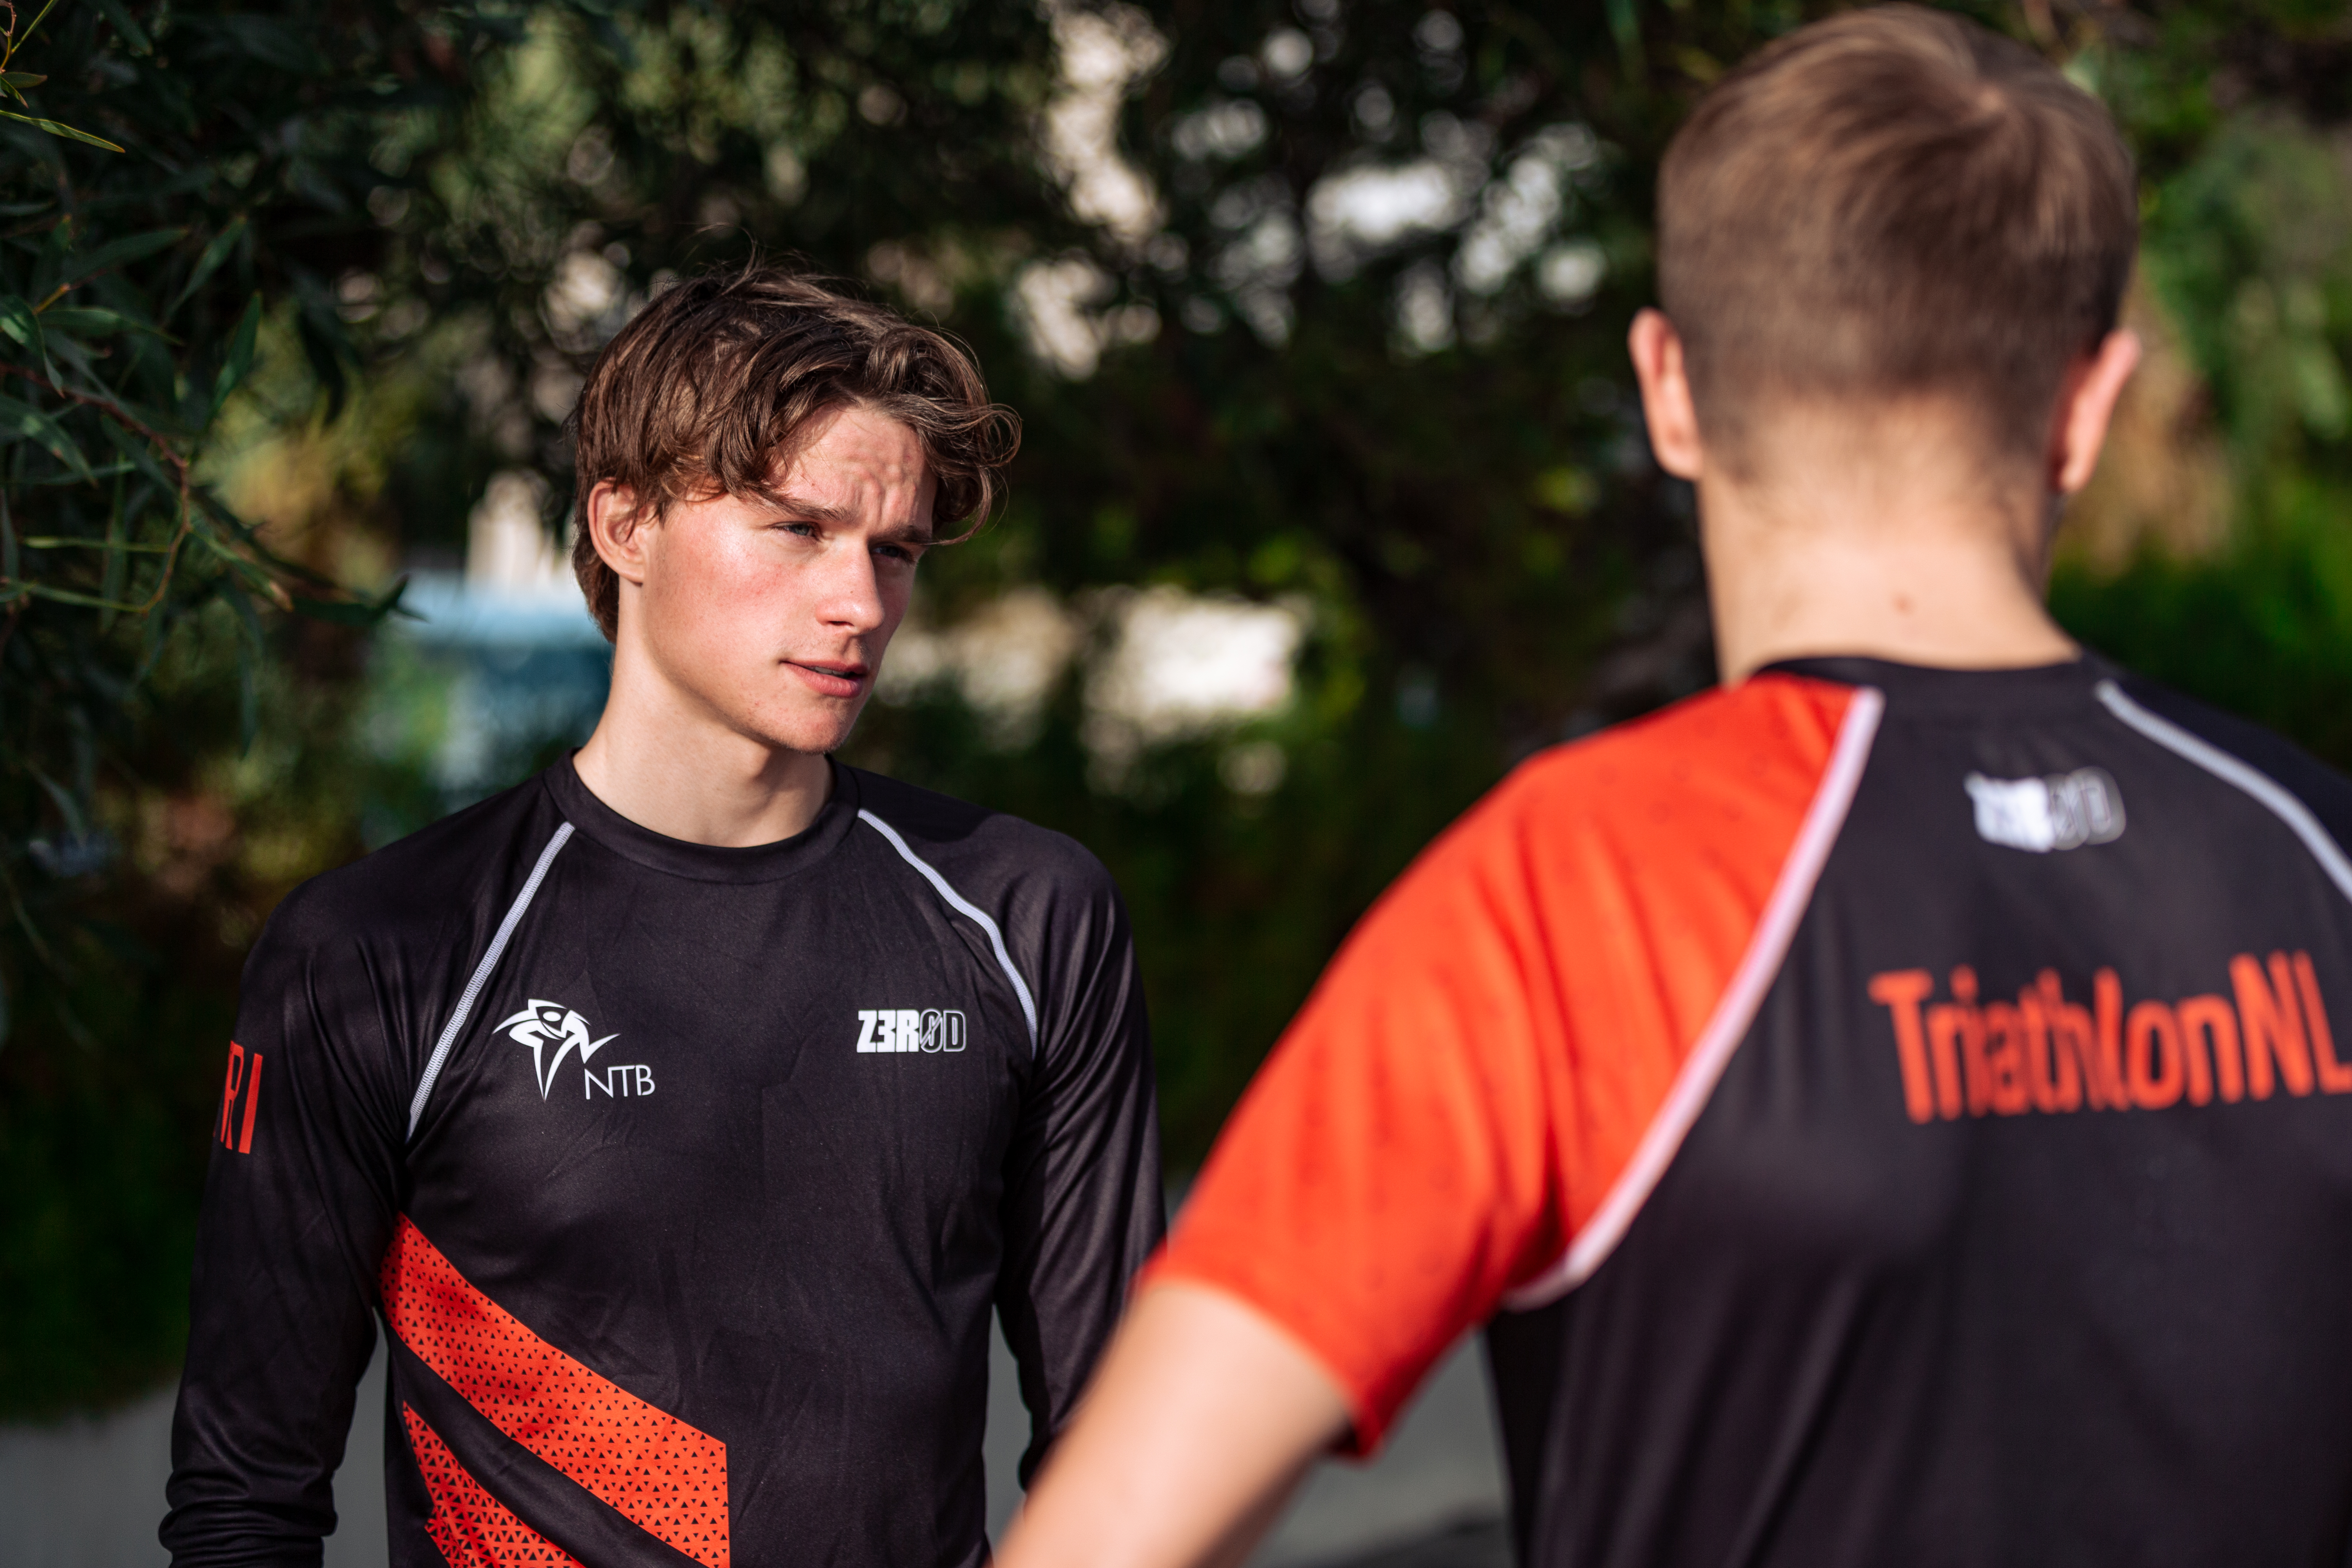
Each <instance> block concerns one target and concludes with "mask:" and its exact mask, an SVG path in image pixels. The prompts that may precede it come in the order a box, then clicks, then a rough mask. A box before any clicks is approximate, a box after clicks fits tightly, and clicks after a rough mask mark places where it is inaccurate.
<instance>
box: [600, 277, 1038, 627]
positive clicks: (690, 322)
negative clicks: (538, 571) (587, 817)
mask: <svg viewBox="0 0 2352 1568" xmlns="http://www.w3.org/2000/svg"><path fill="white" fill-rule="evenodd" d="M843 405H865V406H866V407H870V408H873V409H875V410H877V411H878V412H880V413H882V414H886V415H887V416H890V417H891V418H893V419H896V420H898V422H899V423H900V424H902V425H905V426H907V427H908V429H909V430H911V431H913V432H914V433H915V437H916V439H918V440H919V441H920V442H921V443H922V447H923V459H924V462H925V463H926V464H927V465H928V466H929V469H930V472H931V475H932V477H933V479H935V480H936V481H937V482H938V486H939V489H938V494H937V497H936V499H935V500H934V502H933V507H932V510H933V511H934V512H935V513H936V514H937V515H938V516H939V517H940V519H941V520H942V521H950V522H970V523H971V524H973V525H974V526H977V525H978V524H979V523H980V522H982V521H985V520H986V518H987V516H988V511H989V508H990V506H991V505H992V503H993V501H994V500H995V499H996V494H997V490H998V488H999V484H1000V482H1001V478H1000V477H1001V473H1002V470H1003V468H1004V466H1005V465H1006V464H1007V463H1009V462H1011V461H1012V460H1013V453H1014V452H1015V451H1016V450H1017V449H1018V448H1019V447H1020V445H1021V421H1020V418H1019V416H1017V415H1015V414H1014V413H1013V411H1012V410H1011V409H1009V408H1006V407H1004V406H1003V405H1001V404H995V403H991V402H990V401H989V400H988V384H987V383H986V382H985V381H983V380H982V378H981V374H980V366H979V365H978V364H976V363H973V361H972V358H971V355H970V354H969V353H966V352H965V351H964V349H963V348H962V347H961V345H960V344H958V343H957V342H954V341H953V340H952V339H950V338H949V337H947V336H946V335H945V334H943V333H940V332H936V331H931V330H930V329H929V328H928V327H920V326H917V325H916V324H915V323H914V322H912V321H907V320H906V319H905V318H903V317H901V316H899V315H897V314H896V313H894V312H892V311H890V310H886V309H885V308H883V307H882V306H880V305H875V304H869V303H867V302H866V301H865V300H856V299H852V298H850V297H848V296H847V295H845V294H842V293H840V292H837V291H836V290H835V289H833V288H831V287H828V286H827V284H826V283H825V282H824V281H823V280H821V279H815V278H810V277H803V276H800V275H796V274H794V273H791V272H787V271H784V270H782V268H774V267H764V266H759V265H756V264H755V265H752V266H748V267H744V268H740V269H739V270H732V271H727V272H718V273H710V274H707V275H705V276H703V277H700V278H694V279H688V280H687V281H685V282H683V283H679V284H677V285H676V286H674V287H673V288H671V289H669V290H668V291H667V292H666V293H664V294H662V295H661V296H660V297H659V298H658V299H656V300H654V302H653V303H652V304H650V305H648V306H646V308H645V310H642V311H640V312H639V313H638V314H637V316H636V319H635V320H634V321H631V322H630V323H629V324H628V325H627V326H625V327H624V328H622V329H621V331H620V334H619V335H618V336H616V337H615V338H614V340H613V341H612V342H609V343H607V344H605V345H604V352H603V353H600V354H598V355H597V356H596V363H594V365H593V366H592V367H590V369H589V372H588V380H587V383H586V384H584V385H583V386H582V388H581V389H580V400H579V402H578V403H577V404H575V405H573V407H572V419H571V426H572V439H573V444H574V450H575V453H576V456H575V458H574V459H573V461H574V467H575V472H576V474H577V476H578V477H577V480H576V484H575V489H574V503H573V504H574V507H575V509H576V515H577V518H578V522H579V530H578V537H577V538H576V539H575V540H574V541H573V542H572V574H573V575H574V576H576V577H578V578H579V579H580V591H581V592H582V593H583V594H584V595H587V597H588V608H589V611H590V612H591V613H592V614H593V615H594V616H595V617H596V624H597V625H598V626H602V627H603V628H604V635H605V636H606V637H614V635H616V632H617V630H618V626H619V618H620V598H621V588H620V579H619V578H618V577H616V576H615V575H614V572H613V569H612V568H611V567H610V566H607V565H605V564H604V558H603V557H601V556H599V555H598V554H597V553H596V546H595V542H593V540H592V539H591V538H590V537H589V534H588V528H587V518H588V494H589V492H590V491H591V490H593V489H595V488H596V486H597V485H598V484H599V483H601V482H603V481H604V480H607V479H610V480H612V481H614V483H616V484H622V485H626V486H628V487H629V488H630V489H632V490H634V491H635V493H636V496H637V499H638V502H639V504H640V505H641V506H647V507H650V508H651V510H652V515H653V516H655V517H659V516H660V515H661V513H662V512H663V510H665V509H667V507H668V506H669V504H670V503H671V502H673V501H677V500H694V499H698V498H701V497H706V496H710V495H716V494H721V493H724V494H728V495H735V496H767V495H770V494H772V490H771V489H770V481H771V479H772V477H773V474H774V469H775V465H776V462H777V459H778V458H782V457H786V456H789V455H790V454H791V452H792V451H793V446H794V444H795V442H796V441H797V440H798V438H799V437H800V435H801V433H802V431H803V428H804V427H805V426H807V425H808V423H809V421H810V420H811V419H813V418H814V417H815V416H818V415H820V414H823V413H824V412H825V411H826V410H828V409H832V408H837V407H840V406H843Z"/></svg>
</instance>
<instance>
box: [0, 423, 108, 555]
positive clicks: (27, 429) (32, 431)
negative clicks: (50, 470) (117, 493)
mask: <svg viewBox="0 0 2352 1568" xmlns="http://www.w3.org/2000/svg"><path fill="white" fill-rule="evenodd" d="M0 435H11V436H15V437H16V438H17V439H19V440H24V441H37V442H39V443H40V444H41V446H42V447H45V448H46V449H47V452H48V454H49V456H51V457H53V458H56V459H57V460H58V462H60V463H63V464H64V465H65V466H66V467H68V468H71V469H72V470H73V471H74V472H75V473H77V474H79V475H80V476H81V477H82V478H83V479H90V480H93V481H94V480H95V479H97V477H98V476H96V475H95V474H93V473H91V472H90V471H89V461H88V459H86V458H83V457H82V455H81V447H79V445H77V444H76V443H75V441H74V438H73V437H71V436H68V434H66V428H65V426H62V425H60V424H58V422H57V421H56V420H55V419H52V418H51V417H49V416H47V415H46V414H44V413H42V412H41V411H40V410H39V409H37V408H36V407H34V406H33V405H31V404H29V403H20V402H18V401H17V400H16V399H15V398H13V397H8V396H5V395H0ZM11 575H14V574H11Z"/></svg>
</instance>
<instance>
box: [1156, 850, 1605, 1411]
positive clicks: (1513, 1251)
mask: <svg viewBox="0 0 2352 1568" xmlns="http://www.w3.org/2000/svg"><path fill="white" fill-rule="evenodd" d="M1487 837H1489V838H1491V837H1493V836H1491V835H1489V836H1487ZM1522 880H1523V879H1522V878H1521V877H1520V876H1518V875H1517V874H1516V873H1515V871H1514V869H1513V868H1512V866H1511V865H1510V864H1509V863H1508V857H1507V856H1505V855H1497V854H1495V853H1493V852H1492V851H1491V849H1490V847H1488V846H1487V845H1486V844H1481V843H1474V842H1471V841H1469V840H1468V839H1466V838H1465V834H1464V830H1463V829H1462V828H1461V827H1458V826H1457V827H1456V828H1455V829H1454V832H1453V834H1452V835H1451V836H1450V837H1449V838H1448V839H1441V840H1440V841H1439V843H1438V845H1437V846H1435V847H1433V848H1432V850H1431V851H1430V852H1429V853H1428V854H1427V855H1425V856H1424V857H1423V860H1422V861H1421V862H1420V863H1419V864H1418V865H1417V866H1415V867H1414V868H1412V870H1411V871H1409V872H1408V873H1407V874H1406V876H1405V877H1404V879H1402V880H1401V881H1400V882H1398V883H1397V884H1396V886H1395V887H1393V888H1392V889H1391V890H1390V891H1389V892H1388V893H1387V894H1386V895H1384V896H1383V898H1382V900H1381V902H1379V903H1378V904H1376V905H1375V906H1374V907H1373V909H1372V910H1371V912H1370V914H1369V915H1367V916H1366V917H1365V920H1364V921H1363V923H1362V924H1361V925H1360V927H1359V928H1358V929H1357V931H1355V932H1354V933H1353V934H1352V935H1351V936H1350V937H1349V940H1348V942H1346V943H1345V944H1344V945H1343V946H1342V947H1341V949H1340V952H1339V956H1338V957H1337V958H1335V959H1334V960H1333V961H1332V964H1331V967H1330V968H1329V969H1328V970H1327V971H1326V972H1325V973H1324V976H1323V978H1322V979H1321V980H1320V981H1319V982H1318V984H1317V987H1316V990H1315V992H1314V994H1312V995H1311V996H1309V998H1308V999H1307V1005H1306V1006H1305V1007H1304V1008H1303V1009H1302V1010H1301V1012H1300V1013H1299V1015H1298V1016H1297V1018H1296V1019H1295V1020H1294V1021H1293V1023H1292V1025H1291V1026H1290V1028H1289V1029H1288V1030H1287V1031H1286V1033H1285V1035H1284V1037H1283V1038H1282V1039H1281V1041H1280V1042H1279V1043H1278V1044H1277V1045H1276V1048H1275V1050H1274V1053H1273V1054H1272V1056H1271V1057H1270V1058H1268V1062H1267V1065H1266V1066H1265V1068H1264V1069H1263V1070H1262V1071H1261V1072H1260V1073H1259V1075H1258V1078H1257V1079H1256V1080H1255V1082H1254V1083H1253V1084H1252V1086H1251V1088H1250V1089H1249V1091H1248V1093H1247V1094H1246V1095H1244V1098H1243V1100H1242V1103H1241V1105H1240V1106H1239V1107H1238V1108H1237V1109H1236V1110H1235V1111H1234V1115H1233V1117H1232V1119H1231V1120H1230V1121H1228V1122H1227V1123H1226V1127H1225V1131H1224V1132H1223V1134H1222V1135H1221V1137H1220V1138H1219V1141H1218V1143H1217V1146H1216V1148H1215V1149H1214V1150H1213V1152H1212V1153H1211V1156H1210V1158H1209V1161H1208V1163H1207V1164H1206V1165H1205V1166H1204V1167H1203V1169H1202V1173H1201V1178H1200V1180H1199V1181H1198V1182H1197V1183H1196V1184H1194V1186H1193V1189H1192V1194H1191V1196H1190V1198H1189V1200H1188V1201H1187V1203H1186V1205H1185V1206H1184V1208H1183V1211H1182V1212H1181V1214H1180V1215H1179V1216H1178V1219H1177V1225H1176V1230H1175V1234H1174V1236H1173V1237H1172V1238H1171V1242H1170V1244H1169V1247H1168V1249H1167V1251H1166V1252H1165V1253H1163V1254H1162V1255H1161V1256H1160V1258H1157V1259H1155V1260H1154V1262H1153V1264H1152V1266H1151V1268H1150V1270H1149V1273H1148V1281H1149V1282H1150V1283H1154V1284H1159V1283H1168V1282H1174V1281H1182V1282H1186V1283H1191V1284H1198V1285H1202V1286H1207V1287H1211V1288H1213V1289H1218V1290H1221V1291H1223V1292H1225V1293H1227V1294H1229V1295H1231V1296H1234V1297H1235V1298H1238V1299H1239V1300H1242V1301H1244V1302H1245V1303H1247V1304H1248V1305H1250V1306H1251V1307H1253V1308H1255V1310H1258V1311H1259V1312H1260V1313H1262V1314H1264V1315H1265V1317H1266V1318H1267V1319H1268V1320H1270V1321H1272V1322H1274V1323H1275V1324H1276V1326H1278V1327H1279V1328H1281V1329H1282V1330H1283V1331H1286V1332H1287V1333H1288V1334H1289V1335H1290V1336H1291V1337H1292V1338H1293V1339H1294V1340H1296V1341H1297V1342H1298V1343H1299V1345H1300V1346H1301V1347H1302V1348H1304V1349H1305V1350H1307V1352H1309V1353H1310V1354H1311V1355H1313V1356H1314V1357H1315V1358H1316V1360H1317V1361H1318V1362H1319V1363H1321V1364H1322V1365H1323V1367H1324V1368H1325V1370H1326V1371H1328V1373H1330V1374H1331V1375H1332V1377H1333V1379H1334V1380H1335V1381H1336V1382H1337V1383H1338V1384H1339V1387H1340V1389H1341V1391H1342V1392H1343V1394H1345V1395H1346V1397H1347V1399H1348V1401H1349V1408H1350V1414H1351V1416H1352V1421H1353V1432H1352V1434H1351V1437H1350V1440H1349V1448H1350V1450H1351V1451H1353V1452H1356V1453H1370V1452H1371V1451H1373V1450H1374V1449H1376V1448H1377V1447H1379V1446H1380V1443H1381V1438H1382V1437H1383V1436H1384V1435H1385V1433H1386V1432H1387V1429H1388V1427H1389V1426H1390V1425H1391V1422H1392V1421H1393V1420H1394V1418H1395V1416H1396V1415H1397V1412H1398V1411H1399V1410H1400V1409H1401V1408H1402V1405H1404V1403H1405V1401H1406V1400H1407V1399H1408V1398H1409V1397H1410V1396H1411V1394H1412V1391H1413V1389H1414V1388H1415V1387H1416V1386H1417V1385H1418V1384H1419V1383H1420V1381H1421V1380H1422V1378H1423V1376H1424V1375H1425V1374H1426V1373H1427V1372H1428V1371H1429V1369H1430V1367H1431V1366H1433V1364H1435V1363H1436V1362H1437V1360H1438V1359H1439V1358H1440V1357H1441V1356H1442V1355H1444V1352H1445V1351H1446V1350H1447V1348H1448V1347H1450V1346H1451V1345H1452V1344H1453V1342H1454V1341H1455V1340H1456V1339H1457V1338H1459V1337H1460V1335H1461V1334H1462V1333H1463V1332H1464V1331H1465V1330H1467V1329H1469V1328H1470V1327H1472V1326H1473V1325H1475V1324H1477V1323H1480V1322H1483V1321H1485V1320H1486V1318H1487V1317H1488V1316H1489V1315H1491V1314H1492V1313H1493V1311H1494V1310H1495V1308H1496V1303H1497V1302H1498V1301H1499V1300H1500V1299H1501V1297H1502V1296H1503V1294H1504V1292H1505V1291H1506V1290H1507V1289H1510V1288H1511V1287H1512V1286H1514V1285H1517V1284H1520V1283H1523V1282H1525V1280H1526V1279H1528V1278H1529V1277H1530V1276H1532V1275H1533V1274H1535V1273H1537V1272H1538V1271H1539V1270H1540V1269H1541V1268H1543V1267H1544V1266H1545V1265H1546V1264H1548V1263H1549V1261H1550V1260H1551V1259H1552V1258H1554V1257H1555V1256H1556V1255H1557V1254H1558V1253H1559V1249H1560V1248H1561V1247H1562V1246H1564V1245H1565V1243H1564V1235H1565V1226H1564V1224H1563V1222H1562V1220H1561V1217H1560V1214H1559V1203H1558V1200H1557V1196H1556V1194H1557V1193H1558V1191H1559V1185H1560V1184H1559V1180H1558V1177H1557V1173H1556V1170H1555V1167H1556V1166H1557V1164H1558V1163H1559V1161H1558V1156H1557V1152H1556V1150H1555V1146H1554V1139H1553V1136H1552V1130H1551V1127H1550V1125H1549V1118H1548V1114H1547V1106H1548V1103H1549V1102H1550V1101H1551V1100H1552V1099H1553V1098H1554V1096H1555V1095H1556V1094H1557V1093H1558V1092H1559V1088H1558V1086H1557V1085H1556V1084H1552V1083H1549V1082H1548V1081H1547V1069H1546V1066H1545V1063H1546V1060H1547V1058H1552V1059H1557V1058H1558V1057H1559V1056H1560V1055H1561V1054H1563V1053H1560V1052H1559V1051H1557V1050H1553V1051H1547V1050H1545V1049H1544V1048H1543V1047H1542V1039H1543V1026H1541V1025H1540V1024H1539V1022H1538V1005H1537V1002H1538V997H1539V995H1540V994H1543V992H1544V990H1545V988H1546V986H1547V984H1553V983H1556V981H1557V976H1556V975H1553V974H1549V973H1548V968H1549V966H1548V964H1547V962H1546V959H1545V956H1544V954H1543V952H1542V951H1541V947H1540V944H1539V943H1538V942H1536V941H1535V940H1534V939H1533V934H1532V933H1531V932H1530V931H1528V926H1529V925H1530V923H1531V922H1532V921H1533V918H1534V917H1533V916H1532V914H1531V913H1530V912H1529V910H1528V906H1527V900H1526V899H1525V898H1524V896H1523V889H1521V887H1520V886H1519V885H1518V884H1519V883H1520V882H1521V881H1522ZM1550 1011H1551V1013H1552V1016H1553V1017H1554V1018H1555V1019H1557V1017H1558V1015H1559V1009H1557V1008H1553V1009H1551V1010H1550ZM1553 1027H1555V1028H1556V1027H1557V1024H1556V1023H1555V1025H1554V1026H1553Z"/></svg>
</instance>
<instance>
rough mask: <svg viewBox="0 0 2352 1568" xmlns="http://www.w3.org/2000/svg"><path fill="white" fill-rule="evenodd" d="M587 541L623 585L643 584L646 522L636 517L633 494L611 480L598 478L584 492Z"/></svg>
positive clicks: (644, 519) (634, 494)
mask: <svg viewBox="0 0 2352 1568" xmlns="http://www.w3.org/2000/svg"><path fill="white" fill-rule="evenodd" d="M585 521H586V523H587V528H588V539H589V542H590V543H592V544H593V545H594V546H595V547H596V554H597V556H598V558H599V559H601V560H602V561H603V562H604V564H605V565H607V566H610V567H611V568H612V569H613V571H614V574H615V575H617V576H618V577H620V579H621V580H622V581H623V582H625V583H634V584H637V585H638V586H640V587H643V586H644V585H645V581H646V541H645V530H644V528H643V527H642V526H641V525H642V524H643V523H645V522H646V521H650V520H649V519H646V518H641V517H639V516H638V515H637V493H636V491H635V490H633V489H630V488H629V487H628V486H626V485H624V484H616V483H615V482H614V481H613V480H611V479H599V480H597V481H596V485H595V488H594V489H591V490H590V491H589V492H588V515H587V518H586V520H585Z"/></svg>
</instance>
